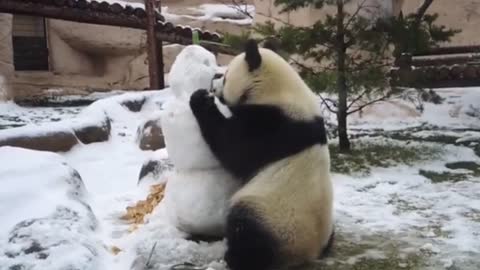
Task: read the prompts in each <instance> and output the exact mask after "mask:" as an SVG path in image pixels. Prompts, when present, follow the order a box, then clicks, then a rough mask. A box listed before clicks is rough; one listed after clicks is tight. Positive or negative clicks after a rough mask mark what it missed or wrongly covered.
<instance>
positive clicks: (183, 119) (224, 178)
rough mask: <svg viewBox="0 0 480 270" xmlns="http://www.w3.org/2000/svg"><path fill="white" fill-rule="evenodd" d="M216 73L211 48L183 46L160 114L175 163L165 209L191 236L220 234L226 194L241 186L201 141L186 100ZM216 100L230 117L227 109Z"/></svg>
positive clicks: (165, 137) (210, 81)
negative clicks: (169, 95) (168, 93)
mask: <svg viewBox="0 0 480 270" xmlns="http://www.w3.org/2000/svg"><path fill="white" fill-rule="evenodd" d="M217 73H223V71H222V69H221V68H220V67H218V66H217V64H216V59H215V56H214V55H213V54H212V53H210V52H209V51H207V50H206V49H204V48H203V47H201V46H198V45H190V46H187V47H185V48H184V49H183V50H182V51H181V52H180V54H179V55H178V56H177V57H176V59H175V62H174V63H173V65H172V68H171V70H170V74H169V82H170V89H171V91H172V93H173V95H172V96H171V98H170V99H169V100H167V101H166V102H165V103H164V105H163V108H164V109H163V110H162V113H161V118H160V119H161V120H160V121H161V126H162V131H163V135H164V139H165V145H166V149H167V152H168V156H169V158H170V160H171V162H172V163H173V165H174V171H173V173H172V174H171V178H170V179H169V180H168V181H167V184H166V188H165V197H164V203H165V206H166V207H165V208H166V210H167V215H168V218H169V219H170V221H171V222H172V223H173V224H174V225H175V226H176V227H177V228H178V229H179V230H181V231H183V232H186V233H188V234H189V235H191V236H200V237H223V234H224V227H225V222H226V214H227V211H228V206H229V199H230V197H231V196H232V195H233V193H234V192H235V191H236V190H238V188H239V184H238V181H236V180H235V179H234V178H233V177H232V176H231V175H230V174H229V173H227V172H226V171H225V170H224V169H223V168H222V166H221V165H220V163H219V161H218V160H217V159H216V158H215V156H214V155H213V153H212V152H211V151H210V148H209V146H208V145H207V144H206V143H205V141H204V139H203V137H202V135H201V132H200V128H199V126H198V124H197V121H196V119H195V117H194V115H193V113H192V111H191V109H190V105H189V100H190V96H191V94H192V93H193V92H195V91H196V90H197V89H201V88H203V89H210V88H211V87H212V82H213V79H214V76H215V74H217ZM216 104H217V106H218V107H219V109H220V111H221V112H222V113H224V114H225V116H229V111H228V108H226V107H225V106H223V105H222V104H221V103H219V102H218V101H217V102H216Z"/></svg>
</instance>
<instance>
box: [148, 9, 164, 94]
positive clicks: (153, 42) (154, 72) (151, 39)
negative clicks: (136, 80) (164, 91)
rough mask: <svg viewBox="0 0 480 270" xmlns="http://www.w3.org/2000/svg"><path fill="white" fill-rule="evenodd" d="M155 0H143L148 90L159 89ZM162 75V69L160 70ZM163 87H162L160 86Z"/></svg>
mask: <svg viewBox="0 0 480 270" xmlns="http://www.w3.org/2000/svg"><path fill="white" fill-rule="evenodd" d="M154 1H155V0H145V11H146V12H147V55H148V76H149V77H150V90H154V89H160V81H159V75H160V74H159V73H160V70H158V55H157V53H158V46H157V38H156V35H155V25H156V23H157V19H156V16H155V8H154ZM161 73H162V77H163V70H162V71H161ZM162 88H163V87H162Z"/></svg>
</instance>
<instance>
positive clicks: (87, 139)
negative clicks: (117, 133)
mask: <svg viewBox="0 0 480 270" xmlns="http://www.w3.org/2000/svg"><path fill="white" fill-rule="evenodd" d="M110 131H111V124H110V119H108V118H105V121H104V122H102V123H99V124H98V125H86V126H83V127H79V128H74V132H75V135H76V136H77V138H78V139H79V140H80V141H81V142H82V143H84V144H89V143H95V142H104V141H107V140H108V139H109V138H110Z"/></svg>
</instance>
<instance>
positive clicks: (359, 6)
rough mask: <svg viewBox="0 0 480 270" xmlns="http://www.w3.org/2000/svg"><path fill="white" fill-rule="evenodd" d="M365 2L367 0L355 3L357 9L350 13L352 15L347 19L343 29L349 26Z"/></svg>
mask: <svg viewBox="0 0 480 270" xmlns="http://www.w3.org/2000/svg"><path fill="white" fill-rule="evenodd" d="M365 2H367V0H363V1H362V2H361V3H359V4H358V5H357V10H355V12H354V13H353V14H352V16H350V19H348V21H347V23H346V24H345V29H348V27H349V26H350V24H351V23H352V22H353V20H354V19H355V18H356V17H357V15H358V13H360V10H362V9H363V6H364V5H365Z"/></svg>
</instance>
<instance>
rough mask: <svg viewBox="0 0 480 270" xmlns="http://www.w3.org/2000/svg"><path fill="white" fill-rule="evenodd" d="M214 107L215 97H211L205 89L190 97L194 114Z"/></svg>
mask: <svg viewBox="0 0 480 270" xmlns="http://www.w3.org/2000/svg"><path fill="white" fill-rule="evenodd" d="M212 106H215V100H214V97H213V96H210V94H209V93H208V91H207V90H205V89H199V90H197V91H195V92H194V93H193V94H192V96H191V97H190V108H192V111H193V112H194V113H195V112H198V111H203V110H207V109H208V108H210V107H212Z"/></svg>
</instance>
